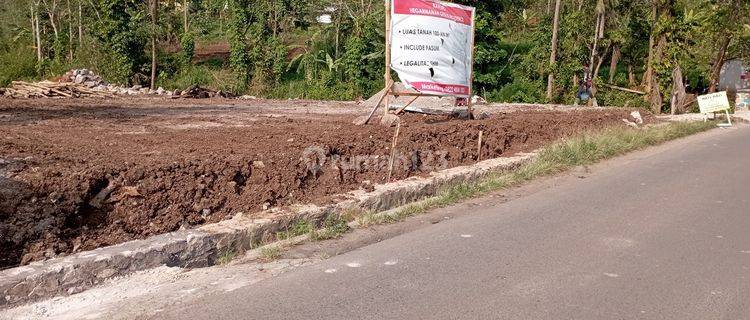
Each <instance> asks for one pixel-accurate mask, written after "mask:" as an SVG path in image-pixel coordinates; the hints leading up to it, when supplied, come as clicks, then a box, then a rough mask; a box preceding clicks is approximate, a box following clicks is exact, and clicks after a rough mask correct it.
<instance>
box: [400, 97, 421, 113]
mask: <svg viewBox="0 0 750 320" xmlns="http://www.w3.org/2000/svg"><path fill="white" fill-rule="evenodd" d="M419 97H420V96H415V97H414V98H412V99H411V101H409V102H408V103H407V104H405V105H404V106H403V107H401V108H398V110H396V114H402V113H403V112H404V110H406V108H408V107H409V106H410V105H411V104H412V103H414V101H417V99H419Z"/></svg>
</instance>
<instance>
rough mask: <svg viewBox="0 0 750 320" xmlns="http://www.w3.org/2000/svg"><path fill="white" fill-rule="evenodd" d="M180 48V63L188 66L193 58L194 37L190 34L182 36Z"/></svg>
mask: <svg viewBox="0 0 750 320" xmlns="http://www.w3.org/2000/svg"><path fill="white" fill-rule="evenodd" d="M180 46H181V47H182V54H181V56H182V62H183V63H185V64H189V63H190V62H191V61H193V57H194V56H195V36H194V35H193V34H192V33H190V32H188V33H184V34H182V38H181V39H180Z"/></svg>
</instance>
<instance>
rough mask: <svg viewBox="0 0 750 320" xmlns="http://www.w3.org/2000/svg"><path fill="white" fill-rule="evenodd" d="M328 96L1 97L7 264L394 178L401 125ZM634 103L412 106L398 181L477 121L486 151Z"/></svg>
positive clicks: (438, 159)
mask: <svg viewBox="0 0 750 320" xmlns="http://www.w3.org/2000/svg"><path fill="white" fill-rule="evenodd" d="M196 103H199V104H200V105H196ZM321 104H324V103H319V102H309V101H252V102H237V101H228V100H226V101H225V100H222V101H209V102H191V101H185V100H179V101H176V100H109V101H106V100H104V101H103V100H37V101H17V100H0V268H2V267H9V266H14V265H18V264H25V263H28V262H30V261H35V260H40V259H45V258H50V257H54V256H57V255H61V254H68V253H72V252H78V251H82V250H89V249H93V248H97V247H100V246H106V245H112V244H117V243H121V242H125V241H128V240H133V239H140V238H145V237H148V236H151V235H156V234H161V233H166V232H170V231H174V230H178V229H180V228H190V227H193V226H197V225H201V224H205V223H211V222H217V221H220V220H223V219H227V218H231V217H232V216H234V215H235V214H237V213H238V212H245V213H253V212H259V211H261V210H262V209H263V208H266V207H269V206H285V205H290V204H295V203H306V202H321V203H323V202H329V201H333V199H331V198H330V196H332V195H334V194H340V193H344V192H347V191H351V190H355V189H358V188H367V187H368V185H367V182H366V181H370V182H372V183H382V182H385V179H386V175H387V171H388V170H387V163H388V155H389V154H390V150H389V148H390V145H391V140H392V137H393V133H394V129H393V128H385V127H382V126H379V125H369V126H354V125H352V124H351V120H352V119H353V117H352V116H351V113H352V110H354V111H355V112H359V113H361V114H362V113H366V112H367V110H364V108H362V109H359V110H357V109H356V106H355V105H353V104H331V105H330V107H329V108H325V109H322V108H320V107H318V106H320V105H321ZM627 114H628V111H626V110H616V109H612V110H606V111H602V110H599V111H581V110H576V111H525V112H511V113H505V114H504V113H495V114H493V115H492V117H491V118H489V119H486V120H477V121H466V120H452V119H446V118H441V117H434V116H433V117H426V116H421V115H408V116H404V117H402V121H403V122H402V126H401V134H400V137H399V139H398V146H397V150H398V155H399V161H398V162H397V165H396V170H395V172H394V179H403V178H406V177H408V176H412V175H422V174H426V173H427V172H429V171H431V170H438V169H442V168H447V167H453V166H458V165H467V164H471V163H474V162H476V160H475V159H476V156H477V155H476V150H477V138H478V134H479V131H480V130H482V131H483V132H484V139H483V140H484V148H483V149H482V150H483V151H482V158H483V159H487V158H492V157H500V156H509V155H512V154H514V153H517V152H523V151H530V150H533V149H535V148H538V147H540V146H541V145H543V144H545V143H548V142H550V141H553V140H555V139H559V138H561V137H564V136H568V135H571V134H575V133H579V132H582V131H585V130H591V129H598V128H602V127H605V126H612V125H618V126H619V125H624V124H623V122H622V120H621V119H623V118H626V117H627Z"/></svg>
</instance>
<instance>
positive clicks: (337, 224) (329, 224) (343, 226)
mask: <svg viewBox="0 0 750 320" xmlns="http://www.w3.org/2000/svg"><path fill="white" fill-rule="evenodd" d="M347 231H349V224H348V223H347V221H346V219H344V218H343V217H342V216H339V215H336V214H330V215H328V216H327V217H326V220H325V221H324V222H323V228H321V229H320V230H312V231H311V232H310V239H312V240H313V241H322V240H329V239H336V238H338V237H340V236H341V235H342V234H344V233H346V232H347Z"/></svg>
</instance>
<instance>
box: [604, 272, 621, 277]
mask: <svg viewBox="0 0 750 320" xmlns="http://www.w3.org/2000/svg"><path fill="white" fill-rule="evenodd" d="M604 275H605V276H607V277H610V278H619V277H620V275H619V274H616V273H606V272H605V273H604Z"/></svg>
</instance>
